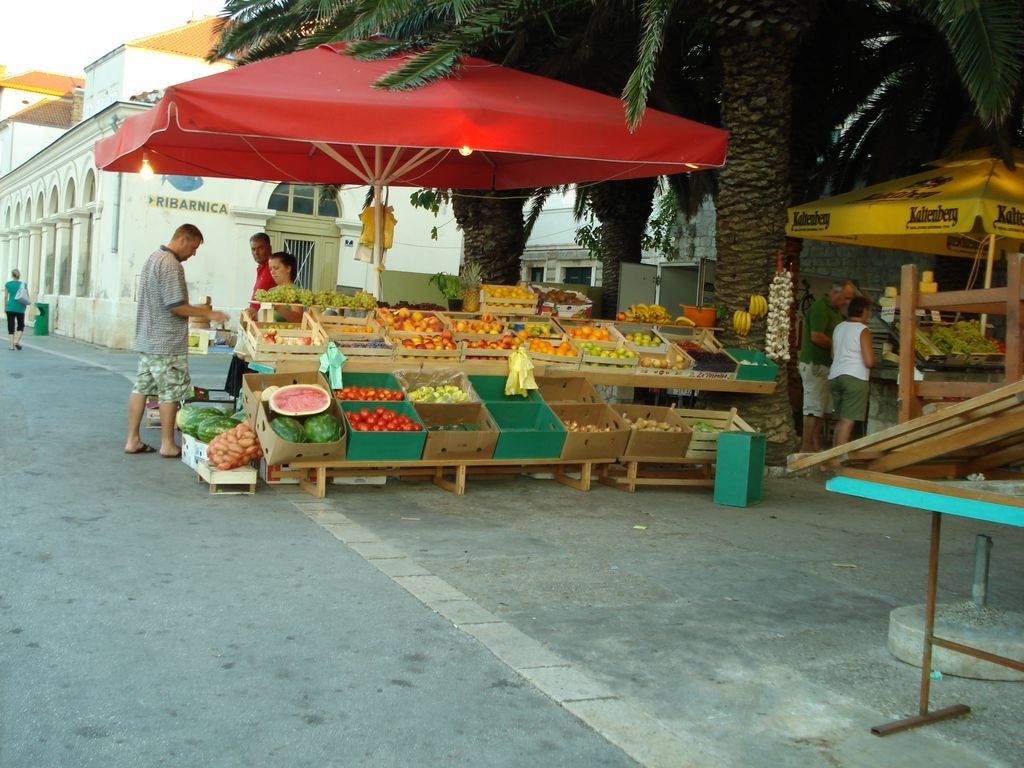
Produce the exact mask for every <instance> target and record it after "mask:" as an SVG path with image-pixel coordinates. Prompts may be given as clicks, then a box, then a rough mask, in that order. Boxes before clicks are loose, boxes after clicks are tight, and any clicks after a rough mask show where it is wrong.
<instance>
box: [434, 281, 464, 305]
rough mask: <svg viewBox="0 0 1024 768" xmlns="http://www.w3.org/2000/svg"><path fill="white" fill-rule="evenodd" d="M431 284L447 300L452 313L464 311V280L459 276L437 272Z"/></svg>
mask: <svg viewBox="0 0 1024 768" xmlns="http://www.w3.org/2000/svg"><path fill="white" fill-rule="evenodd" d="M430 284H431V285H432V286H434V287H435V288H437V290H438V291H440V292H441V295H442V296H443V297H444V298H445V299H447V301H448V309H450V310H452V311H458V310H460V309H462V280H461V278H459V276H458V275H449V274H448V273H447V272H437V273H435V274H434V275H431V277H430Z"/></svg>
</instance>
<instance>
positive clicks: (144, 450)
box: [125, 443, 156, 456]
mask: <svg viewBox="0 0 1024 768" xmlns="http://www.w3.org/2000/svg"><path fill="white" fill-rule="evenodd" d="M125 453H127V454H128V455H130V456H134V455H135V454H137V453H156V448H154V447H153V446H151V445H146V444H145V443H143V444H142V447H141V448H136V449H135V450H134V451H125Z"/></svg>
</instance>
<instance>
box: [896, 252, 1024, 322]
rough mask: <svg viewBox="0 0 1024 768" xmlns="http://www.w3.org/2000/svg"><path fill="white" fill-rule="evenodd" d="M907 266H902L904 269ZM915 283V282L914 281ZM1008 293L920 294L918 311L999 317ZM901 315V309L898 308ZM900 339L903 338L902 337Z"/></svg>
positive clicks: (985, 290) (999, 290) (991, 290)
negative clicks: (941, 311) (939, 311)
mask: <svg viewBox="0 0 1024 768" xmlns="http://www.w3.org/2000/svg"><path fill="white" fill-rule="evenodd" d="M908 266H911V265H908V264H905V265H904V266H903V268H904V269H906V268H907V267H908ZM915 283H916V281H915ZM1007 297H1008V291H1007V289H1006V287H1005V286H1004V287H1001V288H978V289H974V290H970V291H940V292H939V293H922V294H919V295H918V297H917V306H918V307H919V308H920V309H944V310H946V311H948V312H979V313H980V312H984V313H985V314H989V315H1001V314H1003V313H1004V312H1006V300H1007ZM900 311H901V313H902V307H901V308H900ZM900 338H903V337H902V335H901V336H900Z"/></svg>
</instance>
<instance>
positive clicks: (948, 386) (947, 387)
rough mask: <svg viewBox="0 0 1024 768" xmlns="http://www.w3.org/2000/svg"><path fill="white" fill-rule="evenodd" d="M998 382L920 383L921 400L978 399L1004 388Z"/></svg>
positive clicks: (918, 393)
mask: <svg viewBox="0 0 1024 768" xmlns="http://www.w3.org/2000/svg"><path fill="white" fill-rule="evenodd" d="M1002 386H1003V384H1002V383H1001V382H998V381H928V380H927V379H926V380H925V381H918V382H916V389H917V396H918V397H919V398H925V397H935V398H949V397H978V396H979V395H984V394H987V393H989V392H994V391H995V390H997V389H999V388H1000V387H1002Z"/></svg>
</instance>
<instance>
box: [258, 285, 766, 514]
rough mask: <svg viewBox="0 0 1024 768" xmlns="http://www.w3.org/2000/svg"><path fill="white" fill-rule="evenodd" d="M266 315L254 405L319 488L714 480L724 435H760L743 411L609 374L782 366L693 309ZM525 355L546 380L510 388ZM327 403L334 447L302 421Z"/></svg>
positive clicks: (281, 450) (268, 465) (664, 380)
mask: <svg viewBox="0 0 1024 768" xmlns="http://www.w3.org/2000/svg"><path fill="white" fill-rule="evenodd" d="M484 290H486V289H484ZM538 306H539V305H538ZM267 309H268V311H266V312H263V313H262V315H263V316H266V317H272V316H273V313H272V311H269V310H270V308H269V307H268V308H267ZM346 311H349V312H350V313H351V314H350V315H349V316H346V315H345V312H346ZM260 317H261V313H260V312H257V311H252V310H247V311H246V313H245V315H244V320H243V323H242V326H243V328H244V329H245V340H246V348H247V351H246V356H247V358H248V359H249V361H250V364H251V365H252V366H253V367H254V368H256V369H257V371H256V373H253V374H249V375H247V376H246V377H245V384H244V390H243V405H244V411H245V413H246V415H247V418H248V420H249V421H250V422H251V423H252V424H253V425H254V427H255V431H256V434H257V435H258V437H259V441H260V444H261V445H262V449H263V452H264V468H263V477H264V480H265V481H267V482H275V481H277V482H281V481H291V482H297V483H299V484H300V485H302V487H303V488H305V489H306V490H307V491H309V492H310V493H312V494H313V495H316V496H323V495H325V494H326V491H327V485H328V483H329V482H330V481H331V480H333V479H334V478H346V477H361V476H365V475H367V474H371V473H373V474H385V475H391V476H397V477H426V478H429V479H431V480H432V481H433V482H434V483H435V484H436V485H438V486H440V487H442V488H445V489H447V490H450V491H452V492H454V493H457V494H462V493H464V492H465V488H466V479H467V476H470V475H482V474H487V475H494V474H507V473H522V472H530V473H532V474H537V473H549V474H551V475H553V477H554V479H555V480H557V481H559V482H562V483H565V484H567V485H569V486H571V487H573V488H576V489H578V490H588V489H589V488H590V485H591V481H592V479H593V478H594V477H597V479H600V480H601V481H602V482H605V483H608V484H609V485H612V486H614V487H617V488H621V489H622V490H626V491H635V490H636V488H637V486H642V485H683V486H693V485H696V486H705V487H710V486H712V485H713V484H714V478H715V474H714V467H715V463H716V450H715V449H716V442H717V437H718V435H719V434H720V433H723V432H731V431H744V432H750V431H751V428H750V426H749V425H748V424H747V423H746V422H745V421H744V420H743V419H742V418H741V416H740V415H739V414H738V413H737V412H736V410H735V409H733V410H732V411H731V412H718V411H703V410H699V409H687V410H683V409H674V408H667V407H657V406H644V405H619V404H616V405H614V406H609V405H608V404H607V403H606V402H605V400H604V399H603V398H602V397H601V395H600V394H599V393H598V390H597V389H596V388H595V385H601V384H608V385H614V386H620V387H631V386H642V387H647V388H669V389H687V390H691V391H699V390H715V391H732V392H746V393H768V392H771V391H772V389H773V388H774V386H775V374H776V373H777V368H776V366H775V364H774V363H772V362H771V361H769V360H767V359H756V360H751V359H746V360H742V361H740V360H737V359H736V357H735V356H734V354H733V352H732V351H730V350H727V349H725V348H723V347H722V346H721V345H720V344H719V343H718V342H717V340H716V338H715V333H714V329H713V328H701V327H697V326H694V325H693V324H692V323H690V322H688V321H686V320H682V321H681V322H680V323H679V324H673V325H672V326H671V327H669V326H668V325H662V326H655V325H653V324H647V325H645V324H643V323H638V322H636V321H635V320H633V319H629V320H627V321H623V322H621V323H616V322H613V321H600V320H588V319H578V318H559V317H553V316H551V315H532V314H511V315H502V316H498V315H493V314H491V313H489V312H480V313H477V314H471V313H455V314H453V313H446V312H442V311H440V310H423V309H410V308H408V307H398V308H388V307H382V308H379V309H378V310H376V311H374V312H370V311H368V310H358V309H350V310H346V308H345V307H337V308H324V307H316V308H314V307H311V308H308V311H306V312H305V313H304V314H303V317H302V320H301V322H299V323H275V322H273V321H266V320H261V319H260ZM620 328H621V330H620ZM535 342H539V343H535ZM556 345H557V346H556ZM555 349H557V350H559V351H558V352H555V351H554V350H555ZM328 350H333V351H335V352H337V353H340V355H341V356H343V362H342V363H341V365H340V375H341V384H342V386H341V387H340V388H339V387H332V386H331V385H330V384H329V383H328V381H327V378H326V377H325V376H324V375H323V374H321V372H320V371H321V367H322V366H323V365H324V361H325V360H327V359H328V358H329V354H328ZM743 354H746V355H747V356H748V357H749V356H750V353H749V352H744V353H743ZM517 355H518V360H519V361H523V362H525V363H526V364H527V365H528V366H529V369H530V373H531V376H532V378H533V380H534V381H535V382H536V385H537V388H536V389H524V390H523V391H521V392H515V393H512V394H509V393H507V392H506V386H507V384H508V381H509V377H510V372H511V371H512V370H514V369H515V365H516V362H517ZM328 374H329V371H328ZM302 386H306V387H311V388H312V389H313V390H314V391H312V392H307V393H306V395H307V396H308V397H310V398H312V400H313V405H312V406H311V407H310V409H309V412H306V411H304V410H303V408H296V407H295V406H294V405H293V404H291V405H289V404H282V403H281V402H280V401H279V397H280V396H279V395H276V394H275V391H276V389H277V388H278V387H284V388H285V389H286V390H289V391H291V390H294V389H297V388H301V387H302ZM289 409H291V410H289ZM324 412H333V413H335V416H336V418H335V423H336V427H337V432H336V433H335V432H329V436H330V437H331V438H332V441H331V442H330V443H329V444H323V443H319V442H318V441H316V440H312V438H311V437H310V435H308V434H303V430H304V427H303V426H302V423H301V422H302V419H301V417H303V416H312V415H313V414H322V413H324ZM292 417H300V418H299V419H298V420H296V419H294V418H292ZM316 418H318V419H319V418H321V417H320V416H319V415H318V416H317V417H316ZM394 422H398V423H400V428H399V429H397V430H392V428H391V426H390V425H391V424H392V423H394ZM307 431H308V430H307ZM392 431H394V432H396V433H397V434H379V433H382V432H383V433H390V432H392ZM366 432H371V433H372V434H369V435H367V434H365V433H366ZM311 441H312V444H311Z"/></svg>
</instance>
